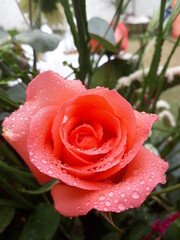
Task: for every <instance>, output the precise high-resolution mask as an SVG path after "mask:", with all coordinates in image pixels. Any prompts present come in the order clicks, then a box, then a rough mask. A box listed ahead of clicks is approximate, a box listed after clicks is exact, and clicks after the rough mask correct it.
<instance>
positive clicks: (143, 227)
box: [126, 220, 151, 240]
mask: <svg viewBox="0 0 180 240" xmlns="http://www.w3.org/2000/svg"><path fill="white" fill-rule="evenodd" d="M150 231H151V229H150V225H149V224H148V223H147V222H146V221H142V220H140V221H138V222H137V223H135V224H134V225H133V226H132V228H131V229H130V231H129V232H128V233H127V235H126V240H135V239H136V240H142V239H143V237H145V236H146V235H147V234H148V233H149V232H150Z"/></svg>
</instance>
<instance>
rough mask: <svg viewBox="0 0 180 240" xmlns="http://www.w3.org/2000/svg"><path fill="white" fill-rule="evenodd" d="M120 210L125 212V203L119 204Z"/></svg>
mask: <svg viewBox="0 0 180 240" xmlns="http://www.w3.org/2000/svg"><path fill="white" fill-rule="evenodd" d="M118 209H119V210H121V211H123V210H125V206H124V204H123V203H119V204H118Z"/></svg>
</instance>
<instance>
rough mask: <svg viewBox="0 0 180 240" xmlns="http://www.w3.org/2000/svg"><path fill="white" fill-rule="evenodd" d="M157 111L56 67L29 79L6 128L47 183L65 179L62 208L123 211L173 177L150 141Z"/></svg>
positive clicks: (59, 194)
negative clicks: (148, 110) (70, 76)
mask: <svg viewBox="0 0 180 240" xmlns="http://www.w3.org/2000/svg"><path fill="white" fill-rule="evenodd" d="M157 118H158V117H157V116H156V115H154V114H146V113H144V112H142V113H140V112H138V111H135V110H133V109H132V107H131V105H130V104H129V103H128V102H127V101H126V100H125V99H124V98H123V97H121V96H120V95H119V94H118V93H117V92H116V91H114V90H108V89H106V88H103V87H101V88H96V89H91V90H87V89H86V88H85V87H84V86H83V85H82V83H81V82H80V81H79V80H77V81H69V80H65V79H63V78H62V77H60V76H59V75H58V74H56V73H53V72H51V71H48V72H44V73H42V74H39V75H38V76H37V77H36V78H35V79H34V80H32V82H31V83H30V84H29V85H28V88H27V98H26V102H25V104H24V105H22V106H21V107H20V108H19V109H18V110H17V111H15V112H14V113H12V115H11V116H10V117H8V118H6V119H5V120H4V122H3V131H4V133H3V136H4V138H5V139H6V140H7V141H8V142H9V143H10V144H11V145H12V146H13V147H14V148H15V149H16V151H17V152H18V153H19V154H20V155H21V156H22V158H23V159H24V161H25V162H26V163H27V165H28V166H29V168H30V169H31V171H32V172H33V174H34V176H35V177H36V178H37V180H38V181H39V182H40V183H44V182H47V181H50V180H51V179H54V178H55V179H58V180H59V183H58V184H56V185H55V186H54V187H53V188H52V191H51V193H52V197H53V199H54V202H55V208H56V210H57V211H58V212H60V213H61V214H63V215H65V216H78V215H85V214H86V213H88V212H89V211H90V210H91V209H93V208H94V209H97V210H99V211H105V212H107V211H112V212H122V211H124V210H126V209H129V208H135V207H139V206H140V205H141V204H142V203H143V202H144V200H145V199H146V197H147V196H148V195H149V194H150V193H151V191H152V190H153V189H154V188H155V186H156V185H157V184H158V183H165V171H166V170H167V168H168V164H167V163H165V162H164V161H163V160H162V159H160V158H159V157H157V156H156V155H154V154H153V153H151V152H150V151H149V150H147V149H146V148H144V147H143V146H142V145H143V143H144V141H145V140H146V138H147V137H148V135H149V131H150V129H151V126H152V124H153V122H155V121H156V120H157Z"/></svg>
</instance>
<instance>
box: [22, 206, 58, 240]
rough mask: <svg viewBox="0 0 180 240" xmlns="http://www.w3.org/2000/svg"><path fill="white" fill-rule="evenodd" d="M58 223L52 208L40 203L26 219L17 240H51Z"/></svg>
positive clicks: (56, 214) (56, 215)
mask: <svg viewBox="0 0 180 240" xmlns="http://www.w3.org/2000/svg"><path fill="white" fill-rule="evenodd" d="M59 223H60V214H58V213H57V212H56V211H55V209H54V208H53V206H51V205H49V204H45V203H41V204H40V205H39V206H38V207H37V208H36V210H35V211H34V212H33V213H32V214H31V215H30V217H29V218H28V220H27V222H26V224H25V226H24V229H23V232H22V235H21V237H20V239H19V240H35V239H36V240H40V239H43V240H51V239H53V236H54V234H55V233H56V230H57V228H58V225H59Z"/></svg>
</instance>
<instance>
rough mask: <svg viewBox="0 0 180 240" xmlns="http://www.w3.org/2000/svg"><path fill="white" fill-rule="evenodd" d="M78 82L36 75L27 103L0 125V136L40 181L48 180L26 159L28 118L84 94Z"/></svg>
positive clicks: (53, 75) (29, 86) (49, 74)
mask: <svg viewBox="0 0 180 240" xmlns="http://www.w3.org/2000/svg"><path fill="white" fill-rule="evenodd" d="M85 90H86V89H85V87H84V86H83V85H82V84H81V82H80V81H68V80H65V79H63V78H62V77H60V76H59V75H58V74H56V73H54V72H52V71H47V72H44V73H42V74H39V75H38V76H37V77H36V78H35V79H33V80H32V82H31V83H30V84H29V85H28V88H27V98H26V103H25V104H24V105H23V106H21V107H20V108H19V109H18V110H17V111H16V112H14V113H12V115H11V116H10V117H8V118H6V119H5V120H4V122H3V131H4V133H3V136H4V138H5V139H6V140H7V141H8V142H9V143H10V144H11V146H13V148H14V149H15V150H16V151H17V152H18V153H19V154H20V155H21V157H22V158H23V159H24V161H25V162H26V164H27V165H28V166H29V168H30V169H31V171H32V172H33V174H34V175H35V177H36V178H37V179H38V181H39V182H41V183H42V182H45V181H48V180H49V177H48V176H46V175H44V174H43V173H41V172H40V171H39V170H38V169H37V168H36V167H35V166H34V165H33V164H32V163H31V162H30V160H29V155H28V152H27V137H28V135H29V126H30V122H31V119H32V118H33V117H34V115H35V114H36V112H37V111H38V110H39V109H41V108H42V107H43V106H46V107H47V106H49V105H61V104H62V103H63V102H65V101H67V100H69V99H71V98H72V97H74V96H76V95H78V94H79V93H80V92H82V91H85Z"/></svg>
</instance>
